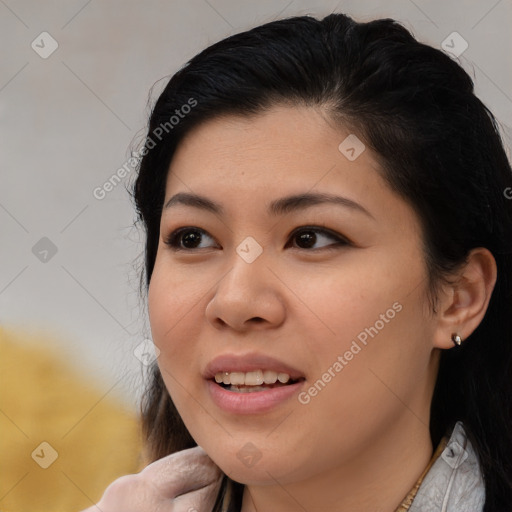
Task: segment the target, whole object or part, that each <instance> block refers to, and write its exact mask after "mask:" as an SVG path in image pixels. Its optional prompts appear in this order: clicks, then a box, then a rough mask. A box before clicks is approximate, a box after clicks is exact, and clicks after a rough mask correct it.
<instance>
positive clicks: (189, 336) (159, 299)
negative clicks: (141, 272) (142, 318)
mask: <svg viewBox="0 0 512 512" xmlns="http://www.w3.org/2000/svg"><path fill="white" fill-rule="evenodd" d="M200 298H201V291H200V290H197V289H195V288H194V286H193V283H190V282H189V283H187V282H186V281H185V280H184V279H180V277H179V275H177V274H176V273H173V272H172V271H168V269H166V268H165V267H164V265H162V264H161V263H158V261H157V264H156V265H155V268H154V271H153V274H152V276H151V281H150V285H149V290H148V313H149V322H150V326H151V333H152V336H153V342H154V343H155V345H156V346H157V347H158V349H159V350H160V356H159V358H158V363H159V366H160V367H161V368H162V367H163V368H165V369H166V370H167V371H168V372H172V373H173V374H175V373H176V374H179V373H180V369H183V368H184V367H185V368H186V366H185V365H186V364H187V363H188V361H190V360H192V359H193V357H194V340H195V339H197V335H196V333H195V332H194V329H195V328H196V327H195V326H196V325H197V322H193V321H192V322H191V321H190V319H191V318H192V317H193V316H194V315H197V311H198V309H197V308H199V307H200V304H198V301H199V302H200Z"/></svg>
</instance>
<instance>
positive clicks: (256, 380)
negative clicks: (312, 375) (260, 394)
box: [215, 370, 290, 386]
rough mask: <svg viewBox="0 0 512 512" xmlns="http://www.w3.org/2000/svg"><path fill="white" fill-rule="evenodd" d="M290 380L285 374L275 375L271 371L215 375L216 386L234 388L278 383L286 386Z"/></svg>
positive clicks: (219, 373) (220, 373) (275, 373)
mask: <svg viewBox="0 0 512 512" xmlns="http://www.w3.org/2000/svg"><path fill="white" fill-rule="evenodd" d="M289 380H290V376H289V375H288V374H287V373H277V372H274V371H272V370H256V371H253V372H245V373H244V372H218V373H217V374H216V375H215V382H217V384H221V383H222V384H226V385H229V384H232V385H234V386H244V385H245V386H260V385H261V384H275V383H276V382H277V381H279V382H280V383H281V384H286V383H287V382H288V381H289Z"/></svg>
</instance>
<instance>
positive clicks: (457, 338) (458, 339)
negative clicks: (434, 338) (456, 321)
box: [452, 334, 462, 346]
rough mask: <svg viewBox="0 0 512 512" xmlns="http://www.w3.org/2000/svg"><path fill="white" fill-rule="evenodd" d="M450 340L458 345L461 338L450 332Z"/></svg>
mask: <svg viewBox="0 0 512 512" xmlns="http://www.w3.org/2000/svg"><path fill="white" fill-rule="evenodd" d="M452 341H453V343H455V345H458V346H460V344H461V343H462V338H461V337H460V336H459V335H458V334H452Z"/></svg>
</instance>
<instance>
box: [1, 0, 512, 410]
mask: <svg viewBox="0 0 512 512" xmlns="http://www.w3.org/2000/svg"><path fill="white" fill-rule="evenodd" d="M332 11H341V12H345V13H347V14H349V15H352V16H353V17H355V18H356V19H358V20H360V21H365V20H370V19H372V18H375V17H393V18H396V19H398V20H400V21H402V22H404V23H405V25H406V26H407V27H408V28H409V29H410V30H412V31H413V33H414V34H415V35H416V37H418V38H419V39H421V40H423V41H425V42H427V43H429V44H431V45H433V46H436V47H440V46H441V44H442V42H443V41H444V40H445V39H446V38H447V36H448V35H449V34H451V33H452V32H454V31H456V32H458V33H459V34H460V35H461V36H462V37H463V38H464V40H466V41H467V43H468V48H467V49H466V50H465V52H464V53H463V54H462V55H461V57H460V62H461V63H462V65H463V66H464V67H465V69H466V70H468V71H469V73H470V74H471V76H472V77H473V78H474V80H475V82H476V89H477V93H478V94H479V95H480V97H481V98H482V99H483V101H484V102H485V103H486V104H487V105H488V106H489V107H490V108H491V110H492V111H493V112H494V113H495V114H496V116H497V117H498V119H499V120H500V121H501V123H502V124H503V126H504V130H505V132H506V133H507V134H508V136H510V128H508V127H510V126H512V65H511V57H510V56H511V49H512V48H511V46H512V36H511V31H510V21H511V20H512V2H510V0H501V1H496V0H486V1H482V0H472V1H466V2H446V1H441V0H435V1H430V2H429V1H424V0H414V1H413V0H393V1H387V2H377V1H371V0H366V1H362V0H359V1H355V0H354V1H344V2H343V1H327V0H324V1H301V0H294V1H290V0H279V1H270V0H263V1H252V2H249V1H239V0H238V1H237V0H187V1H176V0H174V1H173V0H171V1H157V0H154V1H148V2H136V1H134V0H129V1H126V0H125V1H121V0H108V1H99V0H90V1H87V0H73V1H67V2H64V1H61V2H55V1H54V2H44V3H43V2H37V1H35V0H5V1H4V0H2V1H0V34H1V36H0V37H1V39H2V52H1V57H0V58H1V66H0V122H1V125H0V130H1V135H0V141H1V143H0V159H1V160H0V173H1V181H0V183H1V186H0V240H1V249H0V258H1V259H0V324H1V325H3V326H7V327H14V328H17V329H25V330H27V329H28V330H29V332H32V333H34V334H37V333H40V332H44V333H46V335H47V336H48V337H51V338H52V339H54V340H55V343H56V344H57V346H58V348H59V351H60V353H61V355H62V356H63V357H64V358H66V359H68V360H69V361H70V362H72V363H74V364H75V365H76V369H77V372H78V373H79V374H80V375H82V376H83V377H84V378H85V379H88V380H90V381H91V382H94V383H95V385H96V386H97V387H98V388H99V389H100V390H102V391H103V392H104V393H106V394H112V395H115V394H117V395H118V396H119V397H120V398H122V399H123V400H125V401H126V403H127V404H128V405H130V406H132V407H135V404H136V399H137V396H138V389H139V385H138V376H139V373H140V362H139V360H138V359H136V358H135V357H134V355H133V351H134V349H135V347H137V346H138V345H139V344H140V343H141V342H142V341H143V339H144V337H145V336H146V334H147V332H148V331H147V322H146V321H145V319H144V314H143V313H141V312H140V311H139V309H138V296H137V285H138V277H137V274H136V272H135V270H134V262H135V263H136V257H137V256H138V255H139V254H140V252H141V251H142V245H141V241H140V237H139V235H138V234H137V232H136V231H135V230H134V229H133V228H132V224H133V221H134V212H133V209H132V206H131V203H130V200H129V198H128V195H127V193H126V190H125V186H128V185H129V184H130V182H131V181H130V180H131V178H132V177H133V176H132V175H133V172H131V173H129V174H128V176H127V177H125V178H124V179H123V182H122V183H121V184H120V185H118V186H117V187H115V188H114V189H113V190H112V191H110V192H109V193H108V194H106V195H105V197H104V198H102V199H97V198H95V196H94V193H93V191H94V190H95V189H96V188H97V187H101V186H102V184H103V183H104V182H105V181H106V180H108V179H109V178H110V177H111V176H112V175H113V174H114V173H116V171H117V170H118V169H119V168H120V167H121V166H122V165H123V164H125V163H126V162H127V159H128V158H129V156H130V144H131V143H135V142H138V141H140V140H141V135H142V133H143V128H144V126H145V122H146V116H147V113H148V112H147V107H146V101H147V98H148V93H149V90H150V88H151V86H152V85H153V84H154V83H155V82H156V81H157V80H159V79H160V78H163V77H165V76H168V75H170V74H172V73H173V72H175V71H176V70H177V69H178V68H179V67H180V66H181V65H182V64H183V63H184V62H185V61H186V60H188V59H189V58H190V57H192V56H193V55H195V54H196V53H197V52H198V51H199V50H200V49H202V48H204V47H205V46H207V45H208V44H210V43H213V42H215V41H217V40H218V39H220V38H223V37H225V36H227V35H229V34H232V33H235V32H238V31H240V30H243V29H246V28H249V27H251V26H253V25H255V24H260V23H263V22H266V21H269V20H272V19H274V18H277V17H280V16H290V15H296V14H307V13H310V14H314V15H318V16H323V15H326V14H328V13H330V12H332ZM42 32H47V33H49V34H50V35H51V37H52V38H53V39H54V41H56V43H55V42H54V41H53V40H52V39H50V37H49V36H47V35H42V36H41V35H40V34H41V33H42ZM55 44H58V48H57V49H56V50H55V51H54V52H53V53H51V55H48V54H49V53H50V52H51V50H52V49H53V46H54V45H55ZM454 44H455V45H460V42H457V41H455V42H454ZM52 45H53V46H52ZM456 47H459V48H461V47H460V46H456ZM43 57H46V58H43ZM163 85H164V81H162V82H159V83H158V84H157V86H156V87H155V92H158V91H160V90H161V87H162V86H163ZM127 168H128V169H129V170H130V169H131V168H130V167H129V165H128V166H127ZM97 195H98V194H97ZM43 237H46V238H43ZM41 239H43V240H41ZM55 251H56V252H55ZM54 252H55V254H53V253H54ZM145 325H146V331H144V328H145V327H144V326H145Z"/></svg>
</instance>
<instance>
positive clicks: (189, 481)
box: [140, 446, 222, 498]
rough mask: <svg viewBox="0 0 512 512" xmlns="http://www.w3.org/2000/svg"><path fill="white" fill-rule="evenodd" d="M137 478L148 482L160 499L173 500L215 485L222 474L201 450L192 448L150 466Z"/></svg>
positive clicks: (168, 456) (197, 447) (196, 447)
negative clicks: (181, 495)
mask: <svg viewBox="0 0 512 512" xmlns="http://www.w3.org/2000/svg"><path fill="white" fill-rule="evenodd" d="M140 476H141V478H143V479H144V480H147V481H151V484H152V486H153V487H154V488H156V489H157V490H158V491H159V492H160V494H161V496H162V497H167V498H175V497H177V496H179V495H180V494H185V493H188V492H192V491H195V490H198V489H201V488H203V487H206V486H208V485H209V484H211V483H214V482H216V481H218V480H219V479H220V478H221V476H222V472H221V471H220V469H219V468H218V467H217V466H216V465H215V463H214V462H213V461H212V460H211V459H210V457H208V455H207V454H206V452H205V451H204V450H203V449H202V448H201V447H199V446H195V447H194V448H189V449H187V450H182V451H180V452H177V453H173V454H172V455H167V456H166V457H163V458H162V459H159V460H157V461H155V462H153V463H151V464H149V466H147V467H146V468H144V469H143V470H142V471H141V473H140Z"/></svg>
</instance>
